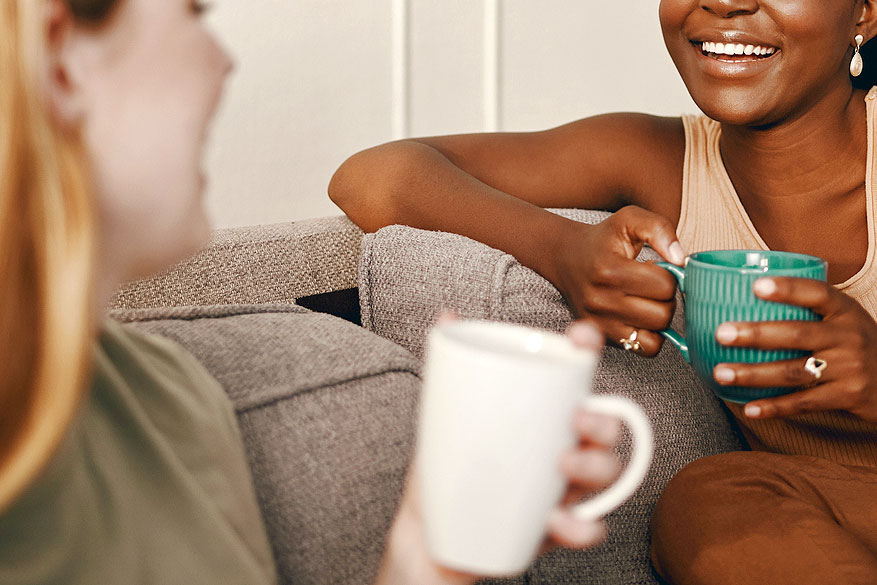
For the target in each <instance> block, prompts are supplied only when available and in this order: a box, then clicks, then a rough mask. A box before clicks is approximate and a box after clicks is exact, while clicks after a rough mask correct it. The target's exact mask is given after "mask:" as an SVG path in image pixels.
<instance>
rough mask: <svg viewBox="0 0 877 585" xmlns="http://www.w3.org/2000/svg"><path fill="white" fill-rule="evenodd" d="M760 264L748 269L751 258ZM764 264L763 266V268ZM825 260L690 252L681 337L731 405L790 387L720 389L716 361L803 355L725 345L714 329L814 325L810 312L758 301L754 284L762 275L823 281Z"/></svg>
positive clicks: (707, 378) (701, 372) (756, 360)
mask: <svg viewBox="0 0 877 585" xmlns="http://www.w3.org/2000/svg"><path fill="white" fill-rule="evenodd" d="M753 254H757V255H758V256H757V258H758V260H759V262H760V265H759V266H757V267H754V266H752V265H751V264H752V263H753V259H754V256H753ZM765 264H766V265H765ZM826 273H827V270H826V264H825V262H824V261H823V260H821V259H819V258H816V257H813V256H805V255H802V254H790V253H785V252H756V251H739V250H737V251H733V250H724V251H714V252H700V253H697V254H693V255H692V256H691V258H690V259H689V262H688V264H687V266H686V268H685V279H684V285H683V291H684V294H685V297H684V298H685V329H686V331H685V333H686V338H687V340H688V346H689V351H690V358H691V363H692V366H693V367H694V369H695V371H696V372H697V374H698V375H699V376H700V378H701V379H702V380H704V381H705V382H706V383H707V384H708V385H709V386H710V387H711V388H712V389H713V390H714V391H715V392H716V394H718V395H719V397H721V398H723V399H725V400H729V401H733V402H749V401H750V400H755V399H758V398H766V397H771V396H779V395H781V394H787V393H789V392H791V391H794V388H787V387H775V388H749V387H741V386H720V385H719V384H718V383H716V381H715V380H714V378H713V369H714V368H715V366H716V365H718V364H720V363H747V364H752V363H763V362H772V361H777V360H788V359H795V358H802V357H806V356H807V355H808V353H807V352H802V351H795V350H770V351H768V350H759V349H750V348H740V347H726V346H723V345H720V344H719V343H718V342H717V341H716V329H717V328H718V326H719V325H721V324H722V323H725V322H728V321H735V322H745V321H817V320H819V319H821V317H820V316H819V315H817V314H816V313H814V312H813V311H812V310H810V309H805V308H802V307H795V306H792V305H785V304H780V303H772V302H768V301H764V300H761V299H759V298H757V297H756V296H755V294H754V293H753V292H752V285H753V283H754V282H755V281H756V280H758V279H759V278H762V277H765V276H792V277H797V278H811V279H816V280H822V281H824V280H825V279H826Z"/></svg>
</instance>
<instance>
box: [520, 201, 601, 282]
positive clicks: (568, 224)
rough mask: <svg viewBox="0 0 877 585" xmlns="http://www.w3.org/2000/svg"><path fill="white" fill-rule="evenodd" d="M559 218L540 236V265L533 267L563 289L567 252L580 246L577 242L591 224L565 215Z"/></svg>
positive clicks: (566, 271)
mask: <svg viewBox="0 0 877 585" xmlns="http://www.w3.org/2000/svg"><path fill="white" fill-rule="evenodd" d="M557 219H558V220H560V221H556V222H551V224H550V225H549V226H547V227H546V230H545V236H544V237H543V238H540V241H541V246H540V250H539V252H538V257H539V266H534V267H533V269H534V270H536V272H538V273H539V274H541V275H542V276H544V277H545V278H546V279H547V280H548V281H549V282H551V284H553V285H554V286H555V287H557V288H558V289H559V290H561V291H563V290H564V286H563V285H564V276H565V275H566V274H567V273H568V269H567V266H566V262H567V261H566V254H567V253H568V252H569V251H570V250H574V249H578V248H579V246H578V245H577V243H578V242H579V241H580V240H581V239H582V238H583V236H584V232H585V231H586V230H587V229H588V228H590V227H591V226H589V225H586V224H583V223H580V222H577V221H573V220H571V219H567V218H565V217H560V216H557Z"/></svg>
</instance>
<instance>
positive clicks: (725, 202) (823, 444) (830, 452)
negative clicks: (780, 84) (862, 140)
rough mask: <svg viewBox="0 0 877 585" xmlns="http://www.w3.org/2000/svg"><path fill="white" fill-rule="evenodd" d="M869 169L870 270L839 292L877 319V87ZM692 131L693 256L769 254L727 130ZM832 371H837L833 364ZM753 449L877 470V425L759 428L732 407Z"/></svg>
mask: <svg viewBox="0 0 877 585" xmlns="http://www.w3.org/2000/svg"><path fill="white" fill-rule="evenodd" d="M865 99H866V104H867V112H868V116H867V123H868V162H867V174H866V177H865V192H866V198H867V213H868V218H867V219H868V255H867V258H866V260H865V264H864V265H863V266H862V269H861V270H860V271H859V272H858V273H856V274H855V275H854V276H852V277H851V278H850V279H848V280H847V281H846V282H843V283H841V284H839V285H837V288H838V289H839V290H842V291H844V292H845V293H846V294H848V295H850V296H851V297H853V298H854V299H856V300H857V301H858V302H859V303H860V304H861V305H862V306H863V307H864V308H865V310H867V311H868V313H869V314H870V315H871V316H872V317H873V318H875V319H877V266H875V264H877V259H875V256H877V241H875V240H877V237H875V236H877V233H875V225H877V224H875V222H877V217H875V209H874V191H875V189H877V183H875V181H877V169H875V164H877V160H875V153H874V150H875V145H877V128H875V124H877V87H875V88H873V89H872V90H871V91H870V92H869V93H868V95H867V97H866V98H865ZM682 122H683V125H684V126H685V141H686V146H685V168H684V174H683V185H682V212H681V215H680V217H679V225H678V226H677V233H678V236H679V241H680V242H681V243H682V245H683V246H684V247H685V249H686V250H687V251H689V252H698V251H701V250H722V249H753V250H767V249H768V246H767V245H766V244H765V243H764V240H763V239H762V238H761V236H760V235H759V234H758V232H757V231H756V230H755V227H754V226H753V225H752V221H751V220H750V219H749V216H748V215H747V213H746V210H745V209H744V207H743V204H742V203H741V202H740V198H739V197H738V196H737V192H736V191H735V189H734V185H733V184H732V182H731V179H730V177H729V176H728V173H727V171H726V170H725V166H724V163H723V162H722V155H721V153H720V151H719V137H720V136H721V126H720V124H719V123H718V122H716V121H714V120H711V119H709V118H706V117H704V116H694V115H687V116H683V117H682ZM829 367H830V364H829ZM726 404H727V406H728V408H729V409H730V410H731V412H732V413H733V414H734V416H735V418H736V419H737V422H738V423H739V425H740V427H741V429H742V430H743V434H744V435H745V436H746V439H747V440H748V441H749V444H750V446H751V447H752V448H753V449H755V450H759V451H772V452H775V453H785V454H790V455H813V456H817V457H822V458H825V459H830V460H832V461H836V462H838V463H842V464H847V465H866V466H870V467H877V424H872V423H866V422H864V421H862V420H860V419H859V418H857V417H855V416H853V415H851V414H849V413H844V412H824V413H818V414H809V415H804V416H798V417H792V418H788V419H782V420H768V421H754V420H751V419H748V418H746V417H744V416H743V408H742V405H739V404H733V403H726Z"/></svg>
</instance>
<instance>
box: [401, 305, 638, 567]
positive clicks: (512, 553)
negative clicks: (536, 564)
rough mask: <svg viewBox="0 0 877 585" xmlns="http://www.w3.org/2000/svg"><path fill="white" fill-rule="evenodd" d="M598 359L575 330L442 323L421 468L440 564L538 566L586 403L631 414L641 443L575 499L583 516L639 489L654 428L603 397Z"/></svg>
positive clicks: (426, 392) (432, 358) (435, 343)
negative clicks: (595, 487) (592, 492)
mask: <svg viewBox="0 0 877 585" xmlns="http://www.w3.org/2000/svg"><path fill="white" fill-rule="evenodd" d="M598 359H599V356H598V355H597V353H596V352H594V351H592V350H587V349H583V348H580V347H576V346H575V345H573V343H572V342H571V341H570V340H569V339H568V338H567V337H565V336H562V335H558V334H555V333H550V332H545V331H539V330H536V329H530V328H527V327H522V326H518V325H509V324H503V323H489V322H484V321H456V322H448V323H441V324H439V325H436V326H435V327H433V329H432V330H431V331H430V334H429V340H428V344H427V351H426V365H425V370H424V389H423V397H422V402H421V412H420V424H419V427H418V444H417V472H418V473H419V474H420V478H419V479H420V482H419V484H420V489H421V494H420V495H421V501H422V507H423V515H424V524H425V528H426V539H427V546H428V548H429V550H430V553H431V554H432V556H433V558H434V559H435V560H436V561H437V562H439V563H440V564H442V565H444V566H446V567H449V568H453V569H457V570H460V571H466V572H471V573H475V574H479V575H491V576H502V575H511V574H517V573H520V572H521V571H523V570H525V569H526V568H527V566H528V565H529V563H530V562H531V561H532V560H533V558H535V556H536V554H537V553H538V550H539V547H540V545H541V543H542V542H543V540H544V538H545V534H546V530H547V522H548V517H549V515H550V513H551V511H552V509H553V508H554V507H555V506H557V504H558V503H559V502H560V499H561V498H562V497H563V494H564V492H565V489H566V485H567V479H566V477H565V476H564V475H563V474H562V473H561V471H560V465H559V463H560V457H561V455H562V453H563V452H564V451H566V450H568V449H571V448H573V447H574V446H575V445H577V444H578V440H579V438H578V435H577V434H576V432H575V429H574V428H573V416H574V413H575V410H576V409H577V407H578V406H579V405H584V406H585V408H586V409H587V410H588V411H590V412H598V413H604V414H609V415H612V416H617V417H619V418H621V419H622V420H623V421H624V422H625V423H626V424H627V425H628V427H629V428H630V430H631V434H632V436H633V452H632V455H631V458H630V461H629V463H628V464H627V467H626V469H625V470H624V471H623V473H622V474H621V477H620V478H619V479H618V480H617V481H616V482H615V483H614V484H613V485H612V486H610V487H609V488H607V489H606V490H605V491H603V492H601V493H599V494H598V495H596V496H595V497H593V498H591V499H589V500H586V501H584V502H582V503H579V504H577V505H575V506H574V507H573V509H574V511H575V513H576V514H577V515H578V516H579V517H581V518H589V519H596V518H599V517H601V516H604V515H606V514H608V513H609V512H611V511H612V510H614V509H615V508H616V507H618V506H619V505H620V504H621V503H622V502H624V501H625V500H626V499H627V498H629V497H630V496H631V495H632V494H633V492H634V491H635V490H636V489H637V487H638V486H639V484H640V483H641V482H642V480H643V478H644V477H645V475H646V473H647V471H648V468H649V464H650V462H651V457H652V449H653V446H652V431H651V426H650V425H649V422H648V418H647V417H646V415H645V414H644V413H643V411H642V409H641V408H640V407H639V406H637V405H636V404H635V403H633V402H631V401H630V400H627V399H626V398H621V397H618V396H593V395H591V382H592V379H593V373H594V368H595V366H596V363H597V361H598Z"/></svg>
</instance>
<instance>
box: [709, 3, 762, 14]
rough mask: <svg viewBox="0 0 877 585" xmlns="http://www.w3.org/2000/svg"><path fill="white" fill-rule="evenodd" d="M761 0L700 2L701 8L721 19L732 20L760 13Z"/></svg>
mask: <svg viewBox="0 0 877 585" xmlns="http://www.w3.org/2000/svg"><path fill="white" fill-rule="evenodd" d="M758 2H759V0H700V7H701V8H702V9H703V10H706V11H707V12H712V13H713V14H715V15H716V16H719V17H721V18H732V17H734V16H743V15H746V14H753V13H755V12H757V11H758Z"/></svg>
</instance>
